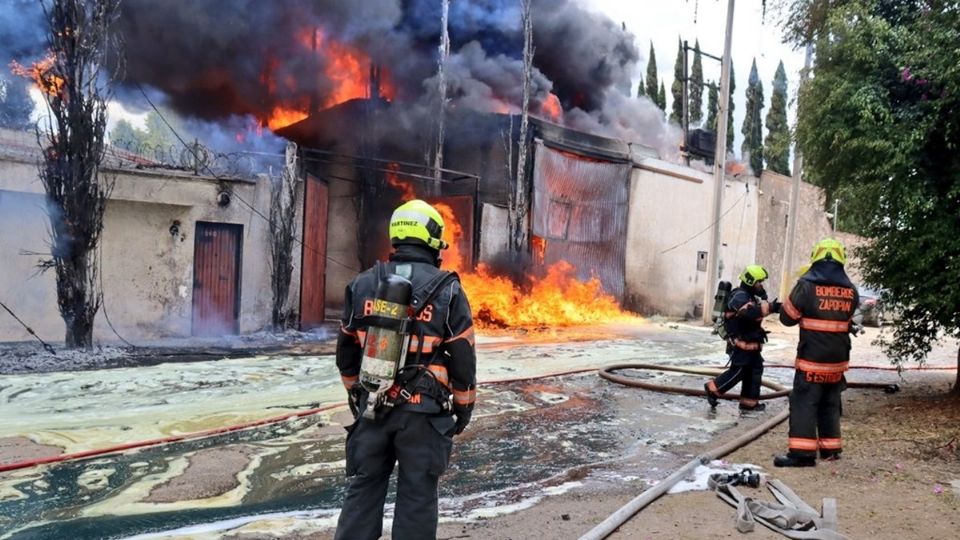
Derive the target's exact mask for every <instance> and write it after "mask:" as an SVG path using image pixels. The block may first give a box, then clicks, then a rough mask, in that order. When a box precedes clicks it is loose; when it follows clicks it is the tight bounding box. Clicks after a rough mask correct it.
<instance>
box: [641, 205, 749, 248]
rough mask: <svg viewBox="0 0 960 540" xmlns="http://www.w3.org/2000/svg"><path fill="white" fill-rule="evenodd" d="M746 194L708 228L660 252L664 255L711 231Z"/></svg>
mask: <svg viewBox="0 0 960 540" xmlns="http://www.w3.org/2000/svg"><path fill="white" fill-rule="evenodd" d="M746 196H747V194H746V193H744V194H743V195H741V196H740V198H739V199H737V201H736V202H735V203H733V205H731V206H730V208H727V209H726V210H725V211H724V212H723V213H722V214H720V217H718V218H717V219H716V221H714V222H713V223H711V224H710V225H707V228H706V229H703V230H702V231H700V232H698V233H697V234H695V235H693V236H691V237H690V238H687V239H686V240H684V241H683V242H680V243H679V244H677V245H675V246H672V247H669V248H667V249H665V250H663V251H661V252H660V255H663V254H664V253H666V252H668V251H673V250H675V249H677V248H678V247H680V246H682V245H684V244H686V243H687V242H689V241H691V240H693V239H694V238H696V237H698V236H700V235H701V234H703V233H705V232H707V231H709V230H710V229H712V228H713V227H715V226H716V225H717V224H718V223H720V220H721V219H722V218H723V216H725V215H727V214H729V213H730V211H731V210H733V209H734V208H736V207H737V205H738V204H740V201H742V200H743V199H744V197H746Z"/></svg>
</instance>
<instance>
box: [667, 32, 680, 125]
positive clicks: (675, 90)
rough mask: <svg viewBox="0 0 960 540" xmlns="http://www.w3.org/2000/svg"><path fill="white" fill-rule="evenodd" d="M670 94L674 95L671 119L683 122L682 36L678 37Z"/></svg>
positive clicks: (678, 122)
mask: <svg viewBox="0 0 960 540" xmlns="http://www.w3.org/2000/svg"><path fill="white" fill-rule="evenodd" d="M670 94H671V95H672V96H673V106H672V107H671V111H670V121H671V122H674V123H677V124H680V123H682V122H683V42H682V41H680V38H677V61H676V62H674V64H673V83H672V84H671V85H670Z"/></svg>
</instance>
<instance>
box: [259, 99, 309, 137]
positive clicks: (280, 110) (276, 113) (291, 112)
mask: <svg viewBox="0 0 960 540" xmlns="http://www.w3.org/2000/svg"><path fill="white" fill-rule="evenodd" d="M307 116H309V115H308V114H307V113H306V111H302V110H297V109H292V108H287V107H284V106H283V105H277V106H276V107H274V108H273V112H271V113H270V117H269V118H267V127H268V128H270V129H271V130H273V131H276V130H278V129H280V128H282V127H286V126H289V125H290V124H295V123H297V122H299V121H301V120H303V119H304V118H306V117H307Z"/></svg>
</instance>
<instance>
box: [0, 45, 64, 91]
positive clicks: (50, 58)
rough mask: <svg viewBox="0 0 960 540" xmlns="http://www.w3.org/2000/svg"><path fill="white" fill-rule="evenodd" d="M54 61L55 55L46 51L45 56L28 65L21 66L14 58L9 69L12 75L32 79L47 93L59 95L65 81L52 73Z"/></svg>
mask: <svg viewBox="0 0 960 540" xmlns="http://www.w3.org/2000/svg"><path fill="white" fill-rule="evenodd" d="M55 61H56V57H55V56H54V55H53V53H48V54H47V56H46V57H44V58H43V59H41V60H38V61H36V62H34V63H33V64H31V65H30V67H26V66H23V65H22V64H20V62H17V61H16V60H14V61H12V62H10V71H11V72H12V73H13V74H14V75H19V76H21V77H26V78H27V79H30V80H32V81H33V83H34V84H35V85H36V86H37V88H39V89H40V91H41V92H43V93H45V94H47V95H50V96H61V95H63V86H64V84H65V82H66V81H64V80H63V77H60V76H58V75H56V74H55V73H53V64H54V62H55Z"/></svg>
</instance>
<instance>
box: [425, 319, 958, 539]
mask: <svg viewBox="0 0 960 540" xmlns="http://www.w3.org/2000/svg"><path fill="white" fill-rule="evenodd" d="M767 326H768V328H769V329H771V330H773V331H774V333H775V334H777V335H778V337H782V338H785V339H791V336H792V335H793V336H795V334H794V332H795V330H791V329H786V328H783V327H780V326H778V325H776V324H773V325H769V324H768V325H767ZM875 332H876V331H875V330H873V336H874V337H875V336H876V334H875ZM869 340H870V336H869V335H868V336H861V337H860V338H858V340H856V341H855V342H854V349H853V352H852V362H851V364H852V365H858V364H861V365H862V364H866V363H869V364H872V365H877V366H880V365H884V364H886V362H885V361H884V360H883V359H884V357H883V355H882V352H881V351H880V349H879V348H878V347H877V346H876V345H874V344H871V343H870V341H869ZM956 351H957V349H956V343H955V342H951V343H950V344H947V345H946V346H944V347H943V348H940V349H937V350H935V351H934V354H933V355H932V357H931V361H932V363H933V364H934V365H940V366H955V365H956V364H955V361H956V360H955V358H956V356H955V355H956ZM791 354H792V351H790V350H787V351H784V352H783V353H781V354H779V355H776V356H774V357H771V356H770V355H767V362H768V364H775V363H786V362H788V361H789V356H790V355H791ZM858 375H859V373H858V372H856V371H854V372H853V373H851V374H849V376H848V378H849V379H850V380H857V378H858ZM879 377H881V378H882V379H883V380H888V381H889V382H899V384H900V387H901V389H902V390H901V391H900V392H899V393H896V394H886V393H883V392H882V391H878V390H873V389H853V388H851V389H848V390H847V391H846V392H845V393H844V401H843V403H844V405H843V407H844V408H843V419H842V429H843V441H844V453H843V459H841V460H840V461H835V462H819V463H818V465H817V466H816V467H813V468H797V469H778V468H774V467H773V465H772V458H773V456H774V455H775V454H778V453H783V452H784V451H785V450H786V442H787V422H784V423H782V424H780V425H779V426H777V427H775V428H774V429H772V430H771V431H769V432H768V433H766V434H765V435H763V436H762V437H760V438H759V439H757V440H755V441H754V442H752V443H750V444H749V445H747V446H745V447H743V448H740V449H739V450H736V451H734V452H733V453H731V454H729V455H728V456H725V457H724V460H725V461H728V462H730V463H750V464H756V465H758V466H760V467H762V468H763V471H762V472H763V473H765V474H767V475H769V478H776V479H779V480H781V481H783V482H784V483H786V484H787V485H788V486H790V487H791V488H792V489H793V490H794V491H795V492H796V493H797V494H798V495H799V496H800V497H801V498H803V499H804V500H805V501H806V502H807V503H808V504H810V505H811V506H813V507H814V508H817V509H819V508H820V507H821V500H822V499H823V498H825V497H833V498H836V499H837V508H838V513H839V531H840V532H841V533H842V534H844V535H846V536H847V537H849V538H851V539H859V538H869V539H873V540H881V539H891V540H905V539H930V538H956V537H957V534H958V533H957V530H958V529H960V451H958V445H960V401H958V400H957V399H955V398H952V397H949V396H948V392H949V390H950V388H951V385H952V384H953V382H954V380H955V378H956V372H955V371H924V372H917V371H911V372H908V373H905V378H904V379H903V380H898V379H897V374H896V373H895V372H888V373H883V372H879ZM783 401H785V400H781V401H780V402H779V403H777V404H773V405H771V408H770V409H768V411H767V412H766V413H765V414H766V415H770V416H772V415H775V414H776V412H777V411H778V410H781V409H782V407H784V406H785V404H784V403H783ZM720 406H721V407H735V406H736V405H735V404H734V403H732V402H723V403H721V405H720ZM736 431H737V430H733V432H731V433H729V434H728V436H726V437H723V438H722V439H723V440H715V441H711V443H709V444H707V445H704V446H702V447H690V448H684V449H681V450H683V451H685V452H688V453H689V455H690V457H691V458H692V457H694V456H696V455H698V454H700V453H702V452H704V451H706V450H709V449H710V448H713V447H715V446H718V445H719V444H720V443H722V442H724V441H725V440H726V439H728V438H731V439H732V438H734V437H735V436H736V435H737V433H735V432H736ZM664 477H666V474H664ZM764 480H766V478H764ZM645 489H646V485H643V484H638V483H636V482H629V481H625V482H624V486H623V488H622V489H620V490H617V489H615V490H607V491H604V492H600V493H590V492H578V491H572V492H568V493H565V494H563V495H559V496H555V497H550V498H548V499H545V500H544V501H543V502H541V503H540V504H537V505H536V506H534V507H532V508H529V509H526V510H523V511H520V512H517V513H514V514H509V515H506V516H501V517H497V518H493V519H489V520H485V521H480V522H475V523H468V524H463V523H446V524H441V530H440V534H439V538H446V539H454V538H457V539H459V538H483V539H485V540H495V539H502V540H507V539H519V538H579V537H580V536H581V535H583V534H584V533H586V532H587V531H589V530H590V529H592V528H593V527H594V526H596V525H597V524H599V523H600V522H602V521H603V520H604V519H606V518H607V516H609V515H610V514H612V513H613V512H615V511H616V510H618V509H619V508H620V507H622V506H623V505H625V504H626V503H628V502H629V501H630V500H631V499H633V498H634V497H636V496H637V495H639V494H640V493H642V492H643V491H644V490H645ZM741 491H743V492H744V494H745V495H746V496H751V497H755V498H759V499H763V500H768V501H774V499H773V497H772V495H770V493H769V491H768V490H767V489H766V487H765V486H764V485H761V486H760V488H757V489H753V488H749V487H746V488H743V489H742V490H741ZM734 516H735V513H734V509H733V508H732V507H730V506H728V505H727V504H725V503H724V502H722V501H721V500H720V499H719V498H717V496H716V495H715V494H714V493H712V492H706V491H688V492H684V493H680V494H674V495H665V496H663V497H660V498H659V499H657V500H656V501H655V502H653V503H652V504H651V505H649V506H648V507H646V508H645V509H643V510H641V511H640V512H639V513H638V514H636V515H635V516H634V517H633V518H632V519H631V520H629V521H628V522H626V523H625V524H624V525H622V526H621V527H620V528H619V529H618V530H617V531H616V532H615V533H614V534H612V535H611V536H610V538H625V539H626V538H637V539H661V538H663V539H666V538H670V539H704V538H737V537H741V536H743V535H742V534H741V533H740V532H738V531H737V529H736V527H735V521H734ZM749 534H750V536H749V537H750V538H753V539H754V540H762V539H768V538H769V539H774V538H784V537H783V536H781V535H779V534H777V533H774V532H772V531H770V530H768V529H766V528H764V527H763V526H761V525H760V524H759V523H758V524H757V527H756V530H755V531H754V532H752V533H749Z"/></svg>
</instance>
